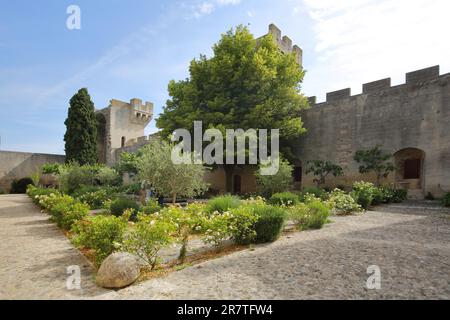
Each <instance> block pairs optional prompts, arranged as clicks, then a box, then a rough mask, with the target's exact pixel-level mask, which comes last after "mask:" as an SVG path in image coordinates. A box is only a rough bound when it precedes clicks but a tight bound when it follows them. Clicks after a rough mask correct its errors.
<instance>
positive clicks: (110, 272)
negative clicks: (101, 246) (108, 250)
mask: <svg viewBox="0 0 450 320" xmlns="http://www.w3.org/2000/svg"><path fill="white" fill-rule="evenodd" d="M141 266H142V263H141V261H140V259H139V258H138V257H136V256H134V255H132V254H130V253H126V252H116V253H113V254H111V255H110V256H109V257H108V258H106V259H105V260H104V261H103V263H102V265H101V266H100V269H98V273H97V277H96V282H97V285H99V286H100V287H103V288H108V289H119V288H124V287H126V286H129V285H130V284H132V283H133V282H135V281H136V280H137V278H138V277H139V274H140V272H141Z"/></svg>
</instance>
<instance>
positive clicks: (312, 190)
mask: <svg viewBox="0 0 450 320" xmlns="http://www.w3.org/2000/svg"><path fill="white" fill-rule="evenodd" d="M307 195H313V196H314V197H315V198H319V199H324V198H326V192H325V191H324V190H322V189H321V188H317V187H308V188H304V189H303V191H302V194H301V196H300V200H301V201H304V199H305V197H306V196H307Z"/></svg>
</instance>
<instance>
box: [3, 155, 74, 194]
mask: <svg viewBox="0 0 450 320" xmlns="http://www.w3.org/2000/svg"><path fill="white" fill-rule="evenodd" d="M64 160H65V156H63V155H55V154H41V153H26V152H14V151H0V190H3V191H6V192H8V191H9V190H10V188H11V183H12V181H13V180H14V179H21V178H25V177H30V176H31V175H32V174H33V173H35V172H36V170H38V169H39V168H40V167H41V166H42V165H43V164H45V163H63V162H64Z"/></svg>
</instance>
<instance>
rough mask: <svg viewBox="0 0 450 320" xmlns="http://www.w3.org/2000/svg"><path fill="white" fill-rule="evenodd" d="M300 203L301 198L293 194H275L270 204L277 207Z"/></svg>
mask: <svg viewBox="0 0 450 320" xmlns="http://www.w3.org/2000/svg"><path fill="white" fill-rule="evenodd" d="M299 202H300V197H299V196H298V195H296V194H295V193H292V192H281V193H275V194H274V195H272V197H270V199H269V203H270V204H272V205H275V206H294V205H296V204H297V203H299Z"/></svg>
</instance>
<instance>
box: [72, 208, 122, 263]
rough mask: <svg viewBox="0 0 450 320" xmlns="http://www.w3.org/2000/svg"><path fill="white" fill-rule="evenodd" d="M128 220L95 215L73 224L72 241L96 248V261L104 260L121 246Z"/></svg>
mask: <svg viewBox="0 0 450 320" xmlns="http://www.w3.org/2000/svg"><path fill="white" fill-rule="evenodd" d="M127 225H128V222H127V221H126V219H123V218H118V217H114V216H93V217H87V218H85V219H83V220H79V221H77V222H76V223H75V224H74V225H73V226H72V232H73V233H74V235H75V236H74V237H73V238H72V241H73V242H74V244H75V245H76V246H78V247H83V248H87V249H93V250H95V263H96V265H97V266H99V265H100V264H101V263H102V261H103V260H104V259H105V258H106V257H108V256H109V255H110V254H111V253H113V252H114V251H115V250H116V248H118V247H120V244H121V243H122V241H123V236H124V232H125V230H126V228H127Z"/></svg>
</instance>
